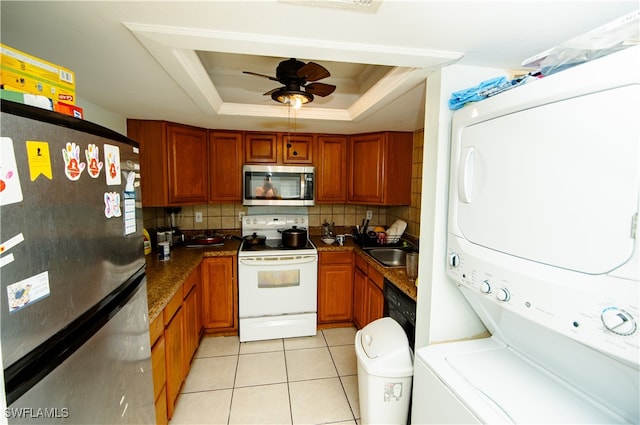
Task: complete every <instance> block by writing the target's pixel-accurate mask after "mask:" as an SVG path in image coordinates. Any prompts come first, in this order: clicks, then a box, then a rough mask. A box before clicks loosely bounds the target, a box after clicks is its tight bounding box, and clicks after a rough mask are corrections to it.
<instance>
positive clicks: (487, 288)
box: [480, 280, 491, 294]
mask: <svg viewBox="0 0 640 425" xmlns="http://www.w3.org/2000/svg"><path fill="white" fill-rule="evenodd" d="M480 292H482V293H483V294H490V293H491V284H490V283H489V281H488V280H483V281H482V283H481V284H480Z"/></svg>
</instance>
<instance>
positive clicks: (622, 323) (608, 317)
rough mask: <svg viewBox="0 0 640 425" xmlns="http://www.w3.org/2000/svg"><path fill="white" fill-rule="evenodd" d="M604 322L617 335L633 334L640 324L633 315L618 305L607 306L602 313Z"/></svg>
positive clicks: (601, 316)
mask: <svg viewBox="0 0 640 425" xmlns="http://www.w3.org/2000/svg"><path fill="white" fill-rule="evenodd" d="M600 319H601V320H602V324H603V325H604V327H605V328H607V330H609V331H611V332H613V333H614V334H617V335H631V334H633V333H634V332H635V331H636V329H637V327H638V325H637V324H636V321H635V319H634V318H633V316H632V315H631V314H629V313H627V312H626V311H624V310H622V309H620V308H618V307H607V308H605V309H604V310H602V313H601V314H600Z"/></svg>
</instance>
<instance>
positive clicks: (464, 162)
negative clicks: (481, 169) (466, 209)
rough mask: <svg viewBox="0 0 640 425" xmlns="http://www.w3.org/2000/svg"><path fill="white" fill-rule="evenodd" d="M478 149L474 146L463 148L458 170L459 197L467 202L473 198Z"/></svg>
mask: <svg viewBox="0 0 640 425" xmlns="http://www.w3.org/2000/svg"><path fill="white" fill-rule="evenodd" d="M475 162H476V149H475V147H473V146H469V147H466V148H464V149H462V155H461V164H460V169H459V170H458V198H459V199H460V201H462V202H464V203H465V204H470V203H471V202H472V200H473V183H474V182H473V177H474V174H475Z"/></svg>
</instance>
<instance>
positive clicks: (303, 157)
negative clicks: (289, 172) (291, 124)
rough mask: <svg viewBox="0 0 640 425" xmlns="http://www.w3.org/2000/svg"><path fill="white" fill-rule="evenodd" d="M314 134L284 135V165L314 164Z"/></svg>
mask: <svg viewBox="0 0 640 425" xmlns="http://www.w3.org/2000/svg"><path fill="white" fill-rule="evenodd" d="M313 139H314V136H313V134H283V135H282V163H283V164H312V163H313V145H314V143H313Z"/></svg>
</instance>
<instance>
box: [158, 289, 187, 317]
mask: <svg viewBox="0 0 640 425" xmlns="http://www.w3.org/2000/svg"><path fill="white" fill-rule="evenodd" d="M182 295H183V294H182V288H180V290H178V292H176V294H175V295H174V296H173V298H171V301H169V303H168V304H167V306H166V307H165V308H164V310H163V312H162V314H163V317H164V325H165V326H167V325H168V324H169V322H170V321H171V319H172V318H173V316H174V315H175V314H176V312H177V311H178V309H179V308H180V306H181V305H182Z"/></svg>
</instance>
